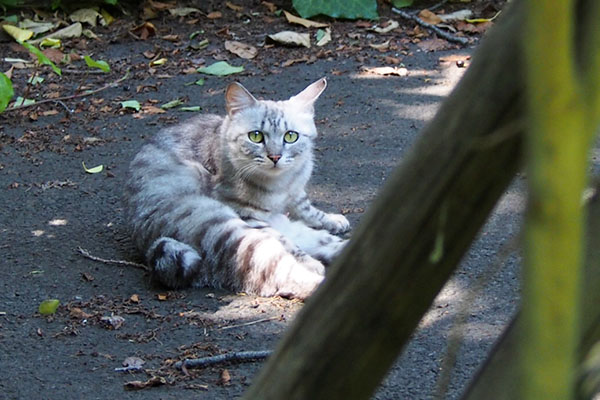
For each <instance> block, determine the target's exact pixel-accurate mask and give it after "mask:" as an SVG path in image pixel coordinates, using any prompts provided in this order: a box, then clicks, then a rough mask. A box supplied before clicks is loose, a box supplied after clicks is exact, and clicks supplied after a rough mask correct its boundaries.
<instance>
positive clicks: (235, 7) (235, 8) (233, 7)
mask: <svg viewBox="0 0 600 400" xmlns="http://www.w3.org/2000/svg"><path fill="white" fill-rule="evenodd" d="M225 7H227V8H229V9H230V10H233V11H235V12H242V11H244V7H242V6H238V5H236V4H233V3H232V2H230V1H226V2H225Z"/></svg>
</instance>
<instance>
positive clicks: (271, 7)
mask: <svg viewBox="0 0 600 400" xmlns="http://www.w3.org/2000/svg"><path fill="white" fill-rule="evenodd" d="M260 4H262V5H263V6H265V7H267V9H268V10H269V12H271V13H274V12H275V11H277V6H276V5H275V4H273V3H270V2H268V1H263V2H262V3H260Z"/></svg>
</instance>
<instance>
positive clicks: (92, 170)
mask: <svg viewBox="0 0 600 400" xmlns="http://www.w3.org/2000/svg"><path fill="white" fill-rule="evenodd" d="M81 165H83V170H84V171H85V172H87V173H88V174H99V173H100V172H102V171H103V170H104V165H102V164H100V165H98V166H95V167H92V168H88V167H86V166H85V163H84V162H83V161H82V162H81Z"/></svg>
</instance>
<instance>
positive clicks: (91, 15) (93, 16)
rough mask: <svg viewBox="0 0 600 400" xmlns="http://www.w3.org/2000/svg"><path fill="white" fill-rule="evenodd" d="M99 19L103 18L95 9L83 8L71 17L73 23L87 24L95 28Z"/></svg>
mask: <svg viewBox="0 0 600 400" xmlns="http://www.w3.org/2000/svg"><path fill="white" fill-rule="evenodd" d="M98 18H102V15H101V14H100V13H99V12H98V11H96V10H94V9H93V8H81V9H79V10H77V11H75V12H73V13H72V14H71V15H69V19H70V20H71V22H82V23H87V24H90V25H91V26H94V27H95V26H96V24H97V22H98Z"/></svg>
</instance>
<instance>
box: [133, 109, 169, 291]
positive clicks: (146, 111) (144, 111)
mask: <svg viewBox="0 0 600 400" xmlns="http://www.w3.org/2000/svg"><path fill="white" fill-rule="evenodd" d="M165 112H166V111H165V110H163V109H162V108H160V107H156V106H151V105H148V106H142V114H150V115H154V114H164V113H165ZM159 300H160V299H159ZM131 301H133V300H131Z"/></svg>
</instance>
